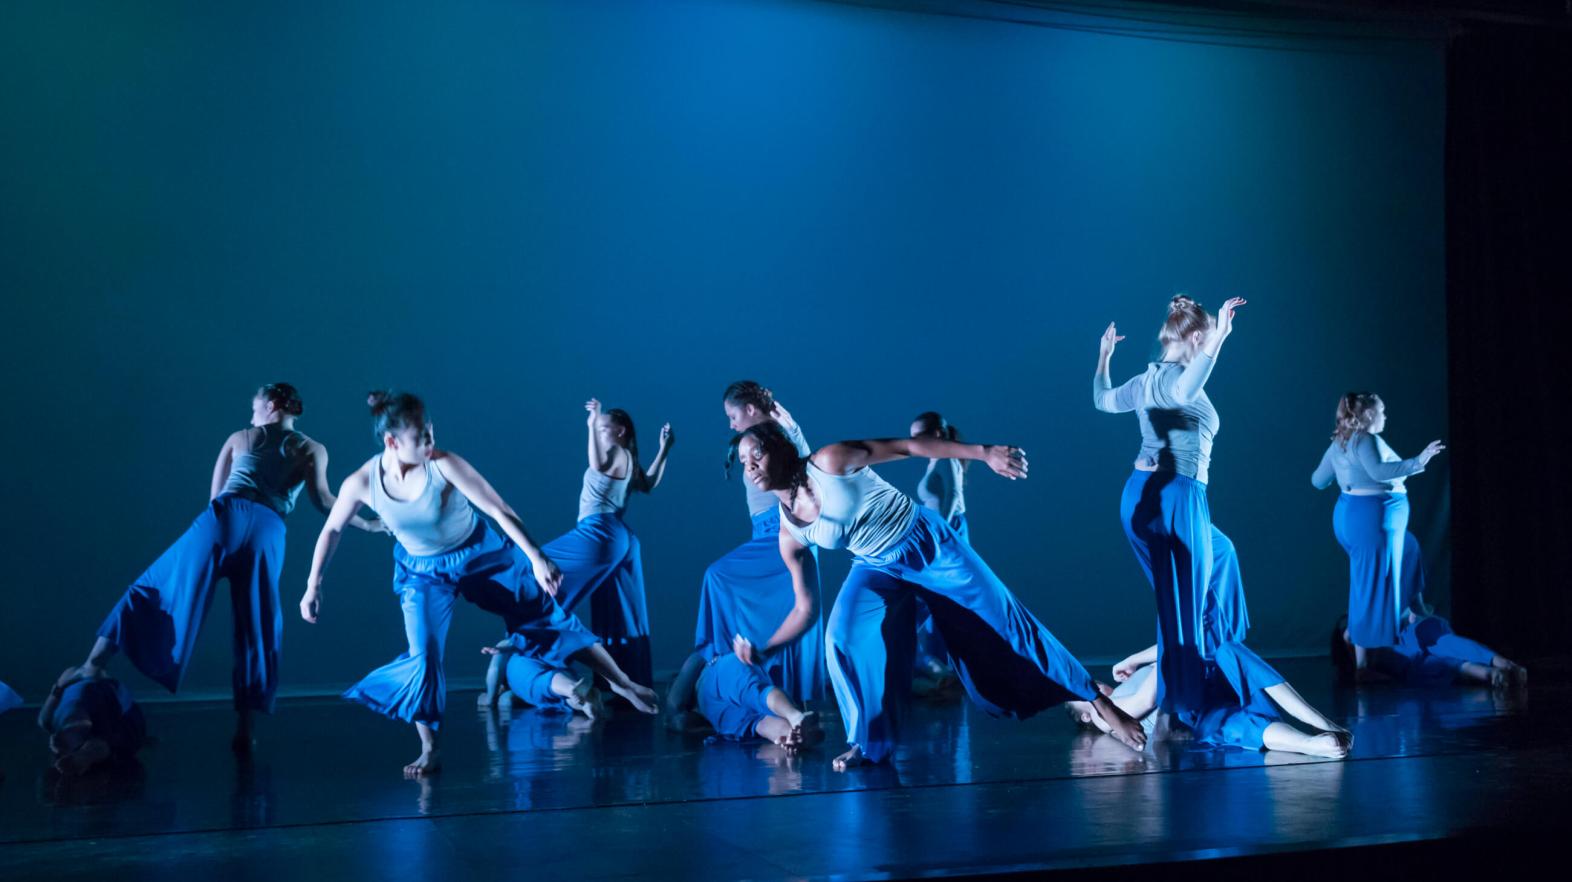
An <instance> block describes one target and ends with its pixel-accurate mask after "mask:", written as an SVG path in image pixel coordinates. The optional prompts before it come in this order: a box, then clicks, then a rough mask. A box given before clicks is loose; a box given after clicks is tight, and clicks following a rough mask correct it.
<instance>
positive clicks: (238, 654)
mask: <svg viewBox="0 0 1572 882" xmlns="http://www.w3.org/2000/svg"><path fill="white" fill-rule="evenodd" d="M284 536H285V531H284V519H283V518H282V517H280V516H279V514H278V512H276V511H274V510H273V509H271V508H268V507H267V506H266V505H263V504H261V503H258V502H253V501H252V500H250V499H246V498H244V497H242V496H238V495H235V494H225V495H223V496H220V497H218V498H217V499H214V500H213V501H212V502H210V503H208V506H207V509H206V510H204V511H203V512H202V513H201V514H200V515H198V516H197V518H196V520H195V521H193V522H192V524H191V526H190V527H189V528H187V529H186V531H185V533H184V534H182V535H181V537H180V538H179V539H177V540H175V543H174V544H173V545H171V546H170V547H169V548H168V549H167V550H166V551H164V553H163V554H161V555H159V557H158V559H157V560H156V561H154V562H153V565H152V566H150V567H148V568H147V570H146V571H145V572H143V573H142V575H140V576H138V577H137V579H136V581H135V582H133V583H132V584H131V587H130V588H129V589H127V590H126V593H125V594H124V595H123V596H122V597H121V599H120V602H119V603H118V604H116V605H115V608H114V609H113V610H112V611H111V612H110V613H109V616H108V617H107V618H106V619H105V620H104V623H103V624H102V625H101V626H100V627H99V629H98V636H99V637H102V638H104V639H105V640H107V641H109V642H110V643H112V644H114V645H115V646H116V647H118V648H119V650H120V652H121V654H123V655H124V656H125V657H126V658H127V659H128V660H129V661H130V662H131V664H133V665H135V666H136V669H137V670H139V671H141V672H142V673H143V674H145V675H146V676H147V677H148V678H149V679H151V680H153V681H154V682H156V683H158V684H159V685H161V686H163V687H164V688H165V689H168V690H169V691H170V692H175V691H177V690H179V688H180V683H181V681H182V680H184V679H185V675H186V666H187V665H188V664H189V663H190V661H191V654H192V651H193V650H194V649H195V647H196V640H197V634H198V633H200V632H201V630H202V623H203V621H204V620H205V619H206V618H207V613H208V609H209V608H211V607H212V605H213V595H214V590H215V589H216V588H217V586H218V581H219V580H220V579H227V580H228V581H229V593H230V598H231V600H232V601H233V603H234V671H233V676H232V678H231V679H232V683H233V687H234V696H235V707H236V708H238V709H244V710H255V711H262V712H264V713H271V712H272V710H273V702H274V696H275V695H276V694H277V691H278V653H279V644H280V643H281V642H282V638H283V632H284V617H283V613H282V610H281V609H280V607H279V601H278V581H279V574H280V573H281V572H282V571H283V568H284Z"/></svg>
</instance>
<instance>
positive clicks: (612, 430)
mask: <svg viewBox="0 0 1572 882" xmlns="http://www.w3.org/2000/svg"><path fill="white" fill-rule="evenodd" d="M595 434H596V436H597V437H599V438H600V441H601V443H602V444H606V445H609V446H612V447H627V446H628V430H627V429H625V428H623V427H622V426H619V425H617V424H616V423H615V422H613V421H612V419H611V417H609V416H607V415H606V414H601V415H600V416H598V417H596V418H595Z"/></svg>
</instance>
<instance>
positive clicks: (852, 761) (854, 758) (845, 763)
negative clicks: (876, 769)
mask: <svg viewBox="0 0 1572 882" xmlns="http://www.w3.org/2000/svg"><path fill="white" fill-rule="evenodd" d="M868 764H869V763H868V758H867V757H865V756H863V755H862V748H861V747H858V746H857V745H855V744H853V745H852V746H851V750H848V751H846V752H845V753H843V754H841V755H840V756H838V757H836V758H835V759H833V760H830V768H832V769H834V770H835V771H837V772H844V771H846V770H847V769H852V768H856V767H857V766H866V765H868Z"/></svg>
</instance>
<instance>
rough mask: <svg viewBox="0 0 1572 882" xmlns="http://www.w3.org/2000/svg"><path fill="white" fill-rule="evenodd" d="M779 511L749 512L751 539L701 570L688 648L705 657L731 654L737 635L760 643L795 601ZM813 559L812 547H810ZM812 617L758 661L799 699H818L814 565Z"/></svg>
mask: <svg viewBox="0 0 1572 882" xmlns="http://www.w3.org/2000/svg"><path fill="white" fill-rule="evenodd" d="M780 529H781V521H780V510H779V509H776V508H771V509H769V510H767V511H763V512H760V513H759V514H757V515H754V516H753V538H751V539H749V540H748V541H747V542H744V543H743V544H741V545H739V546H737V547H736V548H734V549H732V550H731V551H729V552H727V553H726V555H725V556H724V557H722V558H721V559H719V560H717V561H715V562H714V563H712V564H710V566H709V568H708V569H706V570H705V571H704V582H703V587H702V588H701V589H700V590H699V615H698V622H697V624H696V625H695V626H694V630H693V651H694V652H696V653H698V654H699V655H700V656H702V657H703V658H704V659H705V660H706V661H708V660H710V659H715V658H719V657H721V656H724V655H730V654H731V653H732V638H733V637H735V636H737V635H739V634H740V635H742V636H743V637H746V638H747V639H748V640H750V641H751V642H752V643H753V645H754V646H756V647H763V646H765V645H766V644H767V643H769V639H770V637H772V636H774V634H775V630H776V629H777V628H779V627H780V625H781V622H783V621H785V619H786V616H787V615H788V614H789V613H790V612H791V610H792V607H793V605H794V604H795V603H796V594H795V593H794V591H793V589H792V583H791V572H790V571H789V570H787V569H786V564H785V562H784V561H782V560H781V550H780ZM812 553H813V555H814V557H815V559H817V557H818V549H812ZM811 581H812V584H810V585H809V586H808V587H809V590H811V591H813V593H814V609H815V615H814V620H813V621H812V622H811V623H810V624H809V625H808V628H807V629H806V630H805V631H803V632H802V634H801V636H799V637H798V638H797V639H796V640H795V641H793V642H792V643H790V644H787V645H785V646H780V647H777V648H776V649H774V650H772V651H771V652H770V654H769V656H768V657H767V658H766V659H765V660H764V662H763V668H764V671H765V673H766V674H768V675H769V678H770V682H772V683H774V684H775V685H776V686H779V687H780V688H781V690H782V691H784V692H785V693H786V694H787V695H790V696H791V697H792V698H794V699H796V700H797V701H800V702H809V701H818V700H820V699H822V698H823V697H824V680H825V674H824V624H823V623H824V616H823V612H822V610H823V604H822V595H821V594H820V588H819V576H818V568H817V567H815V569H814V575H813V579H812V580H811Z"/></svg>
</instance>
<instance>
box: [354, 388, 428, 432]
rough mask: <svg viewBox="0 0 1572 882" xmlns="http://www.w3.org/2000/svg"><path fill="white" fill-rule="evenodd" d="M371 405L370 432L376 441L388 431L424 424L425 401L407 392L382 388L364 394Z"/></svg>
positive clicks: (419, 427)
mask: <svg viewBox="0 0 1572 882" xmlns="http://www.w3.org/2000/svg"><path fill="white" fill-rule="evenodd" d="M366 404H368V405H369V406H370V407H371V434H372V435H373V436H375V437H376V439H377V440H378V441H381V440H382V436H383V435H386V434H388V433H390V432H391V433H393V434H397V433H399V432H401V431H403V430H405V429H409V428H414V429H423V428H425V426H426V403H425V402H424V401H421V400H420V399H419V398H418V397H416V396H415V395H413V394H411V393H409V392H394V391H392V390H382V391H378V392H372V393H371V394H370V395H367V396H366Z"/></svg>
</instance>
